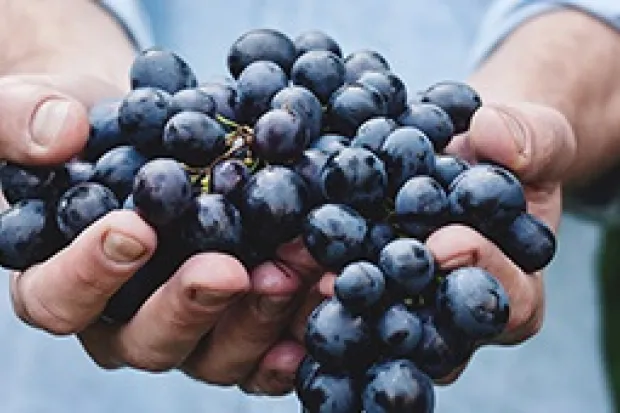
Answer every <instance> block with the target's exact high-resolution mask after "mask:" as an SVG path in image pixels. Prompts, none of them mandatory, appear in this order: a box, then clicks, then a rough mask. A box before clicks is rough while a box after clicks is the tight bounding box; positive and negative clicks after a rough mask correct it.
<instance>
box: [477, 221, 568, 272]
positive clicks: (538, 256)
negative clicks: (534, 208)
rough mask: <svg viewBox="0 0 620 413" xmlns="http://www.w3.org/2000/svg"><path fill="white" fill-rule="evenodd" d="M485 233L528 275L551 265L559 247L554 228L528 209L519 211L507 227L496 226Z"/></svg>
mask: <svg viewBox="0 0 620 413" xmlns="http://www.w3.org/2000/svg"><path fill="white" fill-rule="evenodd" d="M485 235H487V236H488V237H489V238H490V239H491V240H492V241H493V243H495V244H496V245H497V246H498V247H499V248H500V249H501V250H502V251H503V252H504V254H506V256H507V257H508V258H510V259H511V260H512V261H513V262H514V263H515V264H517V265H518V266H519V267H520V268H521V269H522V270H523V271H525V272H526V273H528V274H531V273H534V272H536V271H540V270H542V269H543V268H545V267H546V266H547V265H549V263H550V262H551V260H552V259H553V257H554V255H555V252H556V248H557V242H556V238H555V235H554V234H553V231H551V228H549V226H547V225H546V224H545V223H544V222H542V221H541V220H539V219H538V218H536V217H535V216H533V215H531V214H528V213H527V212H523V213H521V214H519V215H518V216H517V217H516V218H515V220H514V221H513V222H512V223H511V224H510V225H508V226H507V227H505V228H503V227H497V228H493V229H491V230H490V232H488V233H485Z"/></svg>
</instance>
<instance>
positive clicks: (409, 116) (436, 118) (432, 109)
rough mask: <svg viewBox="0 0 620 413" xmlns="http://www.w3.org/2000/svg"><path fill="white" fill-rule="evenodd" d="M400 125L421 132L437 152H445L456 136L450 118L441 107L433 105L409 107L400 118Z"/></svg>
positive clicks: (424, 104)
mask: <svg viewBox="0 0 620 413" xmlns="http://www.w3.org/2000/svg"><path fill="white" fill-rule="evenodd" d="M398 123H399V124H401V125H402V126H411V127H414V128H418V129H419V130H421V131H422V132H423V133H424V134H425V135H426V137H428V139H429V140H430V141H431V143H432V144H433V148H435V151H436V152H441V151H443V150H444V149H445V148H446V146H448V144H449V143H450V141H451V140H452V137H453V136H454V125H453V124H452V120H451V119H450V116H449V115H448V114H447V113H446V112H445V111H444V110H443V109H441V108H440V107H439V106H437V105H433V104H431V103H418V104H415V105H409V107H408V108H407V109H406V111H405V112H404V113H403V114H402V115H401V116H400V117H399V118H398Z"/></svg>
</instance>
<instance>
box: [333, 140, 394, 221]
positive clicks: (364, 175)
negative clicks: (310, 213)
mask: <svg viewBox="0 0 620 413" xmlns="http://www.w3.org/2000/svg"><path fill="white" fill-rule="evenodd" d="M321 181H322V189H323V195H324V196H325V198H326V199H327V200H328V201H330V202H332V203H341V204H346V205H350V206H352V207H353V208H355V209H357V210H358V211H360V212H361V213H362V214H365V215H368V216H377V215H379V216H380V215H381V214H382V213H383V212H384V210H383V201H384V198H385V195H386V192H387V185H388V177H387V174H386V171H385V168H384V166H383V162H382V161H381V160H380V159H379V158H378V157H377V155H375V154H374V153H372V152H370V151H369V150H367V149H364V148H345V149H343V150H341V151H340V152H338V153H337V154H335V155H334V156H332V157H330V158H329V159H328V161H327V163H326V164H325V166H324V167H323V171H322V172H321Z"/></svg>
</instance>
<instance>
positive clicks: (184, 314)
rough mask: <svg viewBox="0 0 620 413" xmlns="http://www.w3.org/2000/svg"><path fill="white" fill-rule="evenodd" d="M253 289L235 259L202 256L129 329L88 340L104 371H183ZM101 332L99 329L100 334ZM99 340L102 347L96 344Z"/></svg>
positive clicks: (162, 290)
mask: <svg viewBox="0 0 620 413" xmlns="http://www.w3.org/2000/svg"><path fill="white" fill-rule="evenodd" d="M249 287H250V284H249V279H248V275H247V273H246V271H245V268H244V267H243V266H242V265H241V264H240V263H239V262H238V261H237V260H236V259H235V258H233V257H231V256H228V255H224V254H219V253H203V254H198V255H195V256H193V257H191V258H190V259H189V260H187V261H186V262H185V263H183V265H182V266H181V267H180V268H179V269H178V270H177V271H176V272H175V274H174V275H173V276H172V277H171V278H170V280H169V281H168V282H166V283H165V284H164V285H162V286H161V287H160V288H159V289H158V290H157V291H156V292H155V293H154V294H153V295H152V296H151V297H149V299H148V300H147V301H146V302H145V303H144V304H143V305H142V307H140V310H139V311H138V312H137V313H136V314H135V315H134V317H133V318H132V319H131V320H130V321H129V323H127V324H125V325H123V326H121V327H120V328H118V330H117V331H115V332H114V333H113V334H112V335H111V336H108V337H107V338H104V340H106V341H104V343H106V345H105V347H107V351H105V350H100V351H99V352H97V350H96V349H97V348H101V341H100V340H101V337H102V336H103V334H99V333H98V331H90V332H88V333H87V334H84V335H83V338H82V339H83V343H84V345H85V346H86V347H90V348H91V352H92V353H97V354H94V358H95V359H96V360H97V361H98V363H99V364H101V365H127V366H130V367H134V368H137V369H140V370H146V371H166V370H170V369H171V368H174V367H177V366H179V365H180V364H181V363H182V362H183V360H185V359H186V358H187V357H188V355H189V354H190V353H191V351H192V350H193V349H194V347H196V345H197V344H198V342H199V341H200V340H201V339H202V337H203V336H205V334H207V333H208V332H209V331H210V330H211V329H212V327H213V325H214V324H215V322H216V321H217V320H218V319H219V317H220V316H221V314H222V313H223V312H224V311H225V310H226V309H227V308H228V307H229V306H230V305H231V304H232V303H234V302H235V300H237V299H238V297H239V296H240V295H241V294H243V293H245V292H247V291H248V289H249ZM96 328H97V327H95V329H96ZM95 340H98V341H95Z"/></svg>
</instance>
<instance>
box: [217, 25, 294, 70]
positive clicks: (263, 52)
mask: <svg viewBox="0 0 620 413" xmlns="http://www.w3.org/2000/svg"><path fill="white" fill-rule="evenodd" d="M295 57H296V50H295V45H294V44H293V42H292V41H291V39H289V38H288V37H287V36H286V35H284V34H282V33H280V32H278V31H276V30H272V29H255V30H250V31H248V32H246V33H244V34H243V35H242V36H241V37H239V38H238V39H237V40H235V42H234V43H233V44H232V46H231V48H230V51H229V52H228V58H227V62H228V69H229V70H230V74H232V75H233V77H235V78H238V77H239V76H240V74H241V72H243V70H245V69H246V68H247V67H248V66H249V65H250V64H252V63H254V62H257V61H260V60H265V61H269V62H273V63H275V64H277V65H278V66H279V67H280V68H281V69H282V70H283V71H284V73H287V74H288V73H289V72H290V70H291V67H292V66H293V62H294V61H295Z"/></svg>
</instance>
